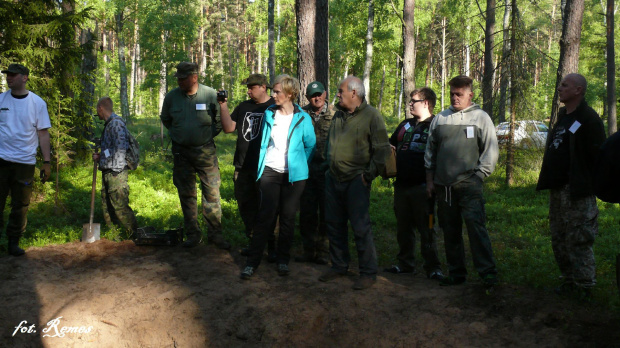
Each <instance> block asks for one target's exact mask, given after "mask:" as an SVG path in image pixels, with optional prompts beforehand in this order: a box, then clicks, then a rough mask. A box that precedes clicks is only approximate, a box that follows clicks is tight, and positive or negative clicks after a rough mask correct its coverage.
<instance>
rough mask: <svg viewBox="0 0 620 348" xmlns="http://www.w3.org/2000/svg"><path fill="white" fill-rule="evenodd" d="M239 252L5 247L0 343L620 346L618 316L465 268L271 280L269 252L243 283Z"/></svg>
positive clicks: (305, 270) (297, 272) (126, 246)
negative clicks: (442, 273)
mask: <svg viewBox="0 0 620 348" xmlns="http://www.w3.org/2000/svg"><path fill="white" fill-rule="evenodd" d="M243 263H244V257H242V256H240V255H239V254H238V252H236V251H233V252H227V251H222V250H218V249H216V248H215V247H213V246H211V245H200V246H199V247H197V248H194V249H190V250H185V249H183V248H181V247H138V246H135V245H134V243H133V242H131V241H125V242H120V243H117V242H111V241H107V240H101V241H98V242H95V243H92V244H84V243H79V242H74V243H68V244H62V245H50V246H45V247H32V248H29V249H28V250H27V253H26V255H25V256H22V257H11V256H6V257H1V258H0V283H1V284H2V286H1V287H0V313H1V314H0V346H3V347H41V346H43V347H242V346H243V347H255V346H268V347H306V346H308V347H353V346H354V347H442V346H445V347H506V346H523V347H534V346H535V347H588V346H597V347H607V346H618V345H619V344H620V329H619V328H620V317H619V315H618V313H615V312H612V311H610V310H608V309H606V308H602V307H601V306H600V305H598V304H593V303H579V302H577V301H576V300H572V299H565V298H560V297H557V296H556V295H554V294H553V292H552V291H550V290H535V289H531V288H526V287H517V286H513V285H508V284H500V285H499V286H498V287H496V289H495V290H494V291H493V292H490V293H488V292H487V291H485V289H484V288H483V287H482V285H481V284H480V283H479V282H478V281H477V279H474V278H475V277H473V276H470V279H469V282H468V283H466V284H464V285H460V286H455V287H440V286H439V285H438V284H437V282H436V281H432V280H428V279H426V278H425V277H424V276H423V275H421V274H418V275H415V276H412V275H392V274H386V273H380V274H379V276H378V280H377V283H376V284H375V286H373V287H372V288H370V289H367V290H364V291H355V290H352V289H351V286H352V284H353V281H354V279H355V278H354V277H353V276H351V277H343V278H341V279H337V280H334V281H331V282H328V283H321V282H319V281H317V278H318V277H319V275H320V274H321V273H322V272H323V271H325V270H327V266H318V265H311V264H302V263H295V262H291V264H290V268H291V274H290V275H289V276H288V277H279V276H278V275H277V272H276V270H275V266H274V265H273V264H269V263H267V262H264V263H263V264H261V267H260V268H259V269H258V271H257V273H255V275H254V277H253V278H252V279H251V280H250V281H243V280H240V279H239V272H240V269H241V267H242V266H243ZM24 321H25V322H24ZM20 323H21V324H20ZM33 325H34V326H33ZM63 328H64V329H63ZM80 329H81V332H80ZM28 331H31V332H28ZM35 331H36V332H35ZM45 335H48V336H47V337H44V336H45Z"/></svg>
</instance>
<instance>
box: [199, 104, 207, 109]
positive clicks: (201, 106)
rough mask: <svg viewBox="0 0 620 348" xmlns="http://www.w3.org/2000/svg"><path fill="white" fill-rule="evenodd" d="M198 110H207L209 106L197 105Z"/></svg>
mask: <svg viewBox="0 0 620 348" xmlns="http://www.w3.org/2000/svg"><path fill="white" fill-rule="evenodd" d="M196 110H207V104H196Z"/></svg>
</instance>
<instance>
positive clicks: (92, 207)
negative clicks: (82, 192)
mask: <svg viewBox="0 0 620 348" xmlns="http://www.w3.org/2000/svg"><path fill="white" fill-rule="evenodd" d="M95 152H99V149H95ZM93 163H94V164H93V189H92V192H91V194H90V220H89V222H88V223H89V224H90V225H91V226H92V224H93V220H94V218H95V190H96V189H97V162H96V161H93Z"/></svg>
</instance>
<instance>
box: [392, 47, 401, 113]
mask: <svg viewBox="0 0 620 348" xmlns="http://www.w3.org/2000/svg"><path fill="white" fill-rule="evenodd" d="M400 70H401V68H400V56H398V55H396V69H395V70H394V71H395V72H396V77H395V79H396V81H395V83H394V111H393V112H392V115H396V114H398V98H397V95H398V86H399V85H400V84H401V83H400V81H401V79H400V78H399V77H400Z"/></svg>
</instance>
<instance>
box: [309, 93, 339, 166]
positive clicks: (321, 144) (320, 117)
mask: <svg viewBox="0 0 620 348" xmlns="http://www.w3.org/2000/svg"><path fill="white" fill-rule="evenodd" d="M302 109H303V110H304V111H306V112H307V113H308V115H310V118H311V119H312V125H313V126H314V135H315V137H316V148H315V150H314V157H312V163H311V164H314V165H316V166H317V167H319V166H321V165H322V164H323V162H325V144H326V143H327V135H328V134H329V128H330V126H331V124H332V119H333V118H334V113H333V111H332V109H331V108H330V107H329V105H328V103H327V102H325V105H323V108H322V109H321V111H319V112H318V113H315V112H313V111H312V107H311V106H310V104H308V105H306V106H304V107H303V108H302Z"/></svg>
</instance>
